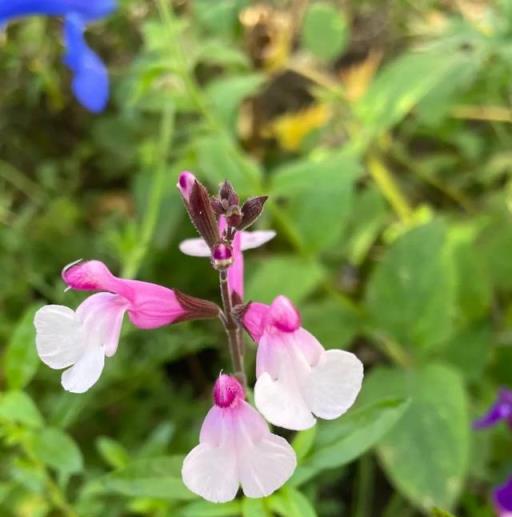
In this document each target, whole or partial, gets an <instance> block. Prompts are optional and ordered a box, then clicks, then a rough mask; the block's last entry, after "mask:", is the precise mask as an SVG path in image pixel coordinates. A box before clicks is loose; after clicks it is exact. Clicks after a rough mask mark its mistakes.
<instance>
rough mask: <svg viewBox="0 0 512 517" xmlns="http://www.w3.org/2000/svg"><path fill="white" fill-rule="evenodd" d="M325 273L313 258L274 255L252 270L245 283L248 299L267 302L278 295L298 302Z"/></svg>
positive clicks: (316, 284)
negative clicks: (277, 288)
mask: <svg viewBox="0 0 512 517" xmlns="http://www.w3.org/2000/svg"><path fill="white" fill-rule="evenodd" d="M323 275H324V272H323V269H322V267H321V266H320V265H319V264H318V263H317V262H315V261H312V260H306V259H302V258H299V257H297V256H295V255H274V256H273V257H266V258H265V261H263V262H261V263H260V264H258V266H257V267H256V268H254V269H253V273H252V274H251V276H250V277H249V282H248V285H247V296H248V299H250V300H258V301H260V302H264V303H270V302H271V301H272V300H273V299H274V298H275V297H276V296H277V294H278V293H277V291H276V286H277V285H279V294H283V295H285V296H288V297H289V298H291V299H292V300H293V302H294V303H299V302H300V301H301V300H302V299H304V298H305V297H306V296H307V295H308V294H309V293H310V292H311V291H313V289H315V288H316V287H317V286H318V284H319V283H320V282H321V281H322V278H323Z"/></svg>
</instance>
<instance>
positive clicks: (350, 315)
mask: <svg viewBox="0 0 512 517" xmlns="http://www.w3.org/2000/svg"><path fill="white" fill-rule="evenodd" d="M300 313H301V316H302V323H303V325H302V326H303V327H304V328H307V329H308V331H309V332H311V333H312V334H313V335H314V336H315V337H316V338H317V339H318V340H319V341H320V342H321V343H322V345H323V346H324V348H346V347H347V346H348V345H349V344H350V342H351V341H352V339H353V338H354V336H355V335H356V334H357V332H358V331H359V330H360V329H361V327H362V321H361V319H362V318H361V315H360V314H359V313H358V312H357V311H356V310H355V309H354V308H352V307H351V306H350V305H348V304H342V303H340V302H339V301H338V300H333V299H326V300H320V301H317V300H315V301H312V302H309V303H307V304H306V305H303V306H302V307H301V311H300Z"/></svg>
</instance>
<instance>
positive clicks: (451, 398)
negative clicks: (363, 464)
mask: <svg viewBox="0 0 512 517" xmlns="http://www.w3.org/2000/svg"><path fill="white" fill-rule="evenodd" d="M385 395H388V396H398V397H410V398H411V404H410V406H409V408H408V410H407V411H406V413H405V414H404V415H403V417H402V419H401V421H400V425H397V426H395V427H393V429H391V431H390V432H389V433H388V434H387V435H386V436H385V437H384V438H383V440H382V441H381V443H380V444H379V446H378V448H377V451H378V453H379V456H380V458H381V460H382V464H383V467H384V470H385V471H386V474H387V476H388V478H389V480H390V481H391V482H392V483H393V484H394V485H395V487H396V488H397V490H399V491H400V492H401V493H402V494H403V495H404V496H405V497H407V498H408V499H409V500H410V501H411V502H412V503H413V504H414V505H415V506H417V507H419V508H422V509H425V510H429V509H430V508H431V507H432V506H434V505H438V506H441V507H445V508H450V507H451V506H452V505H453V504H454V502H455V501H456V500H457V496H458V494H459V492H460V490H461V488H462V483H463V480H464V477H465V474H466V471H467V468H468V455H469V444H470V429H471V426H470V421H469V415H468V407H467V406H468V403H467V399H466V393H465V391H464V385H463V382H462V379H461V377H460V376H459V375H458V374H457V373H456V372H455V371H454V370H453V369H452V368H450V367H448V366H446V365H442V364H430V365H427V366H425V367H423V368H420V369H418V370H408V371H400V370H398V369H393V368H378V369H376V370H374V371H373V372H372V373H371V374H370V375H369V376H368V377H367V378H366V381H365V384H364V386H363V391H362V393H361V395H360V397H361V400H363V401H367V400H374V399H375V398H376V397H382V396H385Z"/></svg>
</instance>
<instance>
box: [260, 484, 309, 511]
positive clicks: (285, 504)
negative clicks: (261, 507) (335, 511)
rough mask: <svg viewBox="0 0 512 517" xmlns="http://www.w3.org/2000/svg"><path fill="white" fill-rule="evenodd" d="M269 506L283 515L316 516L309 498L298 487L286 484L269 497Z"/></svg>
mask: <svg viewBox="0 0 512 517" xmlns="http://www.w3.org/2000/svg"><path fill="white" fill-rule="evenodd" d="M267 502H268V506H269V507H270V508H271V509H272V510H273V511H274V512H276V513H277V514H278V515H281V516H282V517H316V512H315V509H314V508H313V505H312V504H311V503H310V501H309V499H308V498H307V497H306V496H305V495H304V494H302V493H301V492H299V491H298V490H297V489H296V488H292V487H289V486H284V487H283V488H282V489H281V490H279V492H277V493H276V494H273V495H272V496H270V497H269V498H268V499H267Z"/></svg>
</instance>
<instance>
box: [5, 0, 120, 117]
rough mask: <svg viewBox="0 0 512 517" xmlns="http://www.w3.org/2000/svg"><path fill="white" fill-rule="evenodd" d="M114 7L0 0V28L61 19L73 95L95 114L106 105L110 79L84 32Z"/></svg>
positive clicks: (91, 0) (84, 0)
mask: <svg viewBox="0 0 512 517" xmlns="http://www.w3.org/2000/svg"><path fill="white" fill-rule="evenodd" d="M115 8H116V0H0V29H1V28H2V26H3V25H5V24H7V22H9V21H11V20H13V19H16V18H20V17H24V16H34V15H39V16H41V15H46V16H63V17H64V28H63V36H64V42H65V45H66V53H65V55H64V59H63V61H64V64H65V65H66V66H67V67H68V68H69V69H70V70H71V72H72V74H73V81H72V85H71V86H72V89H73V93H74V95H75V97H76V98H77V100H78V102H80V103H81V104H82V105H83V106H84V107H85V108H87V109H88V110H89V111H92V112H95V113H97V112H100V111H102V110H103V109H104V108H105V106H106V104H107V101H108V96H109V78H108V72H107V69H106V67H105V65H104V64H103V62H102V60H101V59H100V57H99V56H98V55H97V54H96V53H95V52H93V51H92V50H91V48H90V47H89V46H88V45H87V41H86V40H85V36H84V31H85V29H86V27H87V25H88V24H89V23H91V22H94V21H96V20H99V19H101V18H104V17H105V16H107V15H108V14H110V13H111V12H112V11H113V10H114V9H115Z"/></svg>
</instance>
